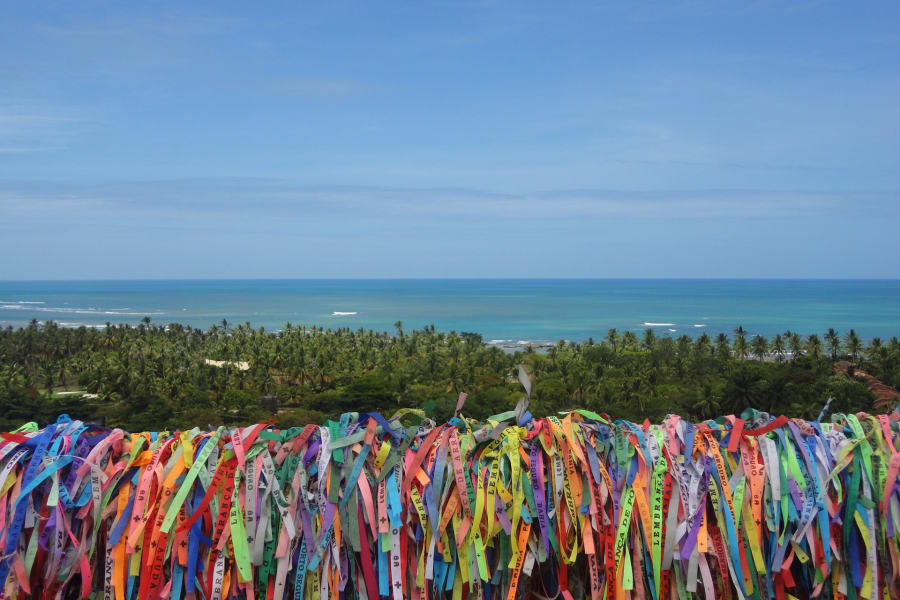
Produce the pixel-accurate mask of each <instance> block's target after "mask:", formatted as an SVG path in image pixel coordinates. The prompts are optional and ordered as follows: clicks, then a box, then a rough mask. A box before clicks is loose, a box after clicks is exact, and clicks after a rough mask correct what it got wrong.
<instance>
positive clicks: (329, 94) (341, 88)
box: [272, 79, 371, 98]
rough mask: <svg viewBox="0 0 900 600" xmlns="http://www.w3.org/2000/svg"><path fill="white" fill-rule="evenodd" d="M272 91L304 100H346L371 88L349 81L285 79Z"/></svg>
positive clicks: (273, 87)
mask: <svg viewBox="0 0 900 600" xmlns="http://www.w3.org/2000/svg"><path fill="white" fill-rule="evenodd" d="M272 89H273V91H274V92H275V93H278V94H284V95H288V96H297V97H302V98H345V97H348V96H356V95H358V94H361V93H363V92H366V91H367V90H369V89H371V86H370V85H368V84H365V83H363V82H360V81H352V80H349V79H283V80H280V81H277V82H276V83H275V84H274V85H273V86H272Z"/></svg>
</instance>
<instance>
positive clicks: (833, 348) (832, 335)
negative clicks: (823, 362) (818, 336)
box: [825, 328, 841, 362]
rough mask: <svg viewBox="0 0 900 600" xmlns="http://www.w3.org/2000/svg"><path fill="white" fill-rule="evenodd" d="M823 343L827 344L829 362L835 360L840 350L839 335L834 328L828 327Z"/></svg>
mask: <svg viewBox="0 0 900 600" xmlns="http://www.w3.org/2000/svg"><path fill="white" fill-rule="evenodd" d="M825 343H826V344H827V345H828V351H829V352H830V353H831V362H835V361H836V360H837V357H838V353H839V352H840V351H841V337H840V336H839V335H838V333H837V332H836V331H835V330H834V329H832V328H829V329H828V332H827V333H826V334H825Z"/></svg>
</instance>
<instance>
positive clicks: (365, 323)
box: [0, 279, 900, 346]
mask: <svg viewBox="0 0 900 600" xmlns="http://www.w3.org/2000/svg"><path fill="white" fill-rule="evenodd" d="M145 316H149V317H150V318H151V319H152V320H153V321H154V322H155V323H163V324H165V323H171V322H178V323H183V324H186V325H188V324H189V325H192V326H194V327H200V328H203V329H206V328H209V327H210V326H211V325H213V324H219V323H221V322H222V320H223V319H225V320H227V321H228V322H229V323H231V324H238V323H245V322H249V323H251V324H252V325H253V326H254V327H259V326H264V327H265V328H266V329H267V330H279V329H282V328H283V327H284V325H285V323H287V322H290V323H292V324H293V325H306V326H313V325H315V326H319V327H323V328H326V329H327V328H332V329H333V328H338V327H350V328H353V329H358V328H366V329H375V330H377V331H390V332H393V331H394V323H395V322H396V321H402V322H403V326H404V328H405V329H406V330H410V329H418V328H421V327H423V326H425V325H434V326H435V327H436V328H437V329H439V330H442V331H450V330H455V331H457V332H461V331H468V332H477V333H480V334H482V335H483V336H484V340H485V341H486V342H493V343H495V344H498V345H510V346H514V345H521V344H524V343H548V342H555V341H557V340H560V339H565V340H573V341H583V340H586V339H588V338H589V337H593V338H594V339H602V338H603V337H604V335H605V333H606V331H607V330H608V329H610V328H613V327H614V328H616V329H618V330H619V332H620V333H621V332H624V331H626V330H632V331H635V332H640V331H643V330H644V329H646V328H647V327H653V328H654V329H655V330H656V332H657V333H658V334H659V335H671V336H673V337H676V336H679V335H682V334H688V335H691V336H696V335H699V334H700V333H703V332H705V333H708V334H710V335H715V334H717V333H719V332H726V333H728V334H731V333H732V332H733V331H734V329H735V328H736V327H737V326H738V325H741V326H743V327H744V329H746V330H747V331H748V332H749V333H750V334H757V333H759V334H762V335H765V336H772V335H774V334H776V333H780V332H784V331H785V330H788V329H790V330H792V331H797V332H800V333H803V334H810V333H818V334H822V333H823V332H825V331H826V330H827V329H828V328H829V327H834V328H835V329H837V330H838V331H839V332H841V333H842V334H844V333H846V332H847V331H848V330H849V329H850V328H854V329H855V330H856V332H857V333H858V334H859V335H860V336H861V337H863V338H866V339H869V338H872V337H876V336H878V337H882V338H885V339H887V338H890V337H891V336H895V335H900V280H747V279H740V280H710V279H703V280H687V279H673V280H649V279H622V280H613V279H583V280H574V279H569V280H564V279H519V280H517V279H468V280H464V279H410V280H399V279H398V280H385V279H381V280H358V279H354V280H336V279H328V280H306V279H294V280H287V279H285V280H172V281H164V280H146V281H139V280H131V281H0V326H2V327H8V326H13V327H20V326H24V325H26V324H27V323H28V322H29V321H31V320H32V319H37V320H39V321H47V320H52V321H55V322H57V323H58V324H60V325H61V326H64V327H79V326H82V325H84V326H88V327H102V326H104V325H105V323H107V322H109V323H131V324H137V323H139V322H140V321H141V319H142V318H143V317H145Z"/></svg>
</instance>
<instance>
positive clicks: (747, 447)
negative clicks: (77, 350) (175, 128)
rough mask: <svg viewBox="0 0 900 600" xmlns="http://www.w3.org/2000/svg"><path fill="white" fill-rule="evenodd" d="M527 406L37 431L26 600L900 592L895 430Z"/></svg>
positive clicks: (21, 514) (643, 597)
mask: <svg viewBox="0 0 900 600" xmlns="http://www.w3.org/2000/svg"><path fill="white" fill-rule="evenodd" d="M463 400H464V398H462V399H461V401H460V405H459V406H458V407H457V412H458V413H460V411H461V409H462V401H463ZM525 406H526V405H525V404H523V405H522V406H520V407H519V409H517V410H516V411H510V412H508V413H503V414H500V415H496V416H495V417H492V418H490V419H488V420H487V421H486V422H484V423H481V422H475V421H473V420H469V419H466V418H465V417H464V416H462V414H461V413H460V414H458V416H454V417H453V418H452V419H451V420H450V422H449V423H446V424H443V425H438V424H435V423H433V422H431V421H429V420H427V419H425V420H422V419H421V416H422V415H421V414H419V415H413V416H417V417H418V418H417V419H415V420H419V421H420V425H418V426H413V427H404V426H402V425H401V417H403V416H405V415H404V414H402V413H401V414H398V415H395V416H394V417H392V418H390V419H386V418H384V417H382V416H381V415H379V414H356V413H348V414H345V415H343V416H342V417H341V419H340V420H339V421H336V422H335V421H329V422H327V423H326V424H325V425H324V426H321V427H320V426H316V425H308V426H306V427H302V428H291V429H287V430H278V429H276V428H273V427H272V426H268V425H254V426H251V427H244V428H219V429H217V430H215V431H201V430H199V429H192V430H189V431H183V432H158V433H157V432H145V433H130V434H129V433H126V432H123V431H122V430H119V429H113V430H109V429H104V428H99V427H96V426H90V425H85V424H83V423H81V422H79V421H72V420H70V419H69V418H68V417H65V416H62V417H60V418H59V420H58V421H57V422H56V423H54V424H52V425H49V426H48V427H45V428H39V427H38V426H37V425H36V424H34V423H30V424H28V425H25V426H23V427H22V428H20V429H19V430H17V431H14V432H9V433H3V434H0V550H2V552H3V554H2V557H0V583H2V584H3V588H2V594H3V597H4V598H25V597H35V598H63V597H65V598H69V597H81V598H88V597H95V598H100V597H102V598H104V599H108V600H113V599H115V600H131V599H135V598H141V599H156V598H159V599H171V600H181V599H201V598H202V599H207V600H220V599H224V598H249V599H250V600H254V599H256V598H259V599H266V600H270V599H273V598H274V599H283V598H292V599H294V600H301V599H306V600H327V599H339V598H363V599H368V600H374V599H376V598H379V597H387V598H392V599H394V600H399V599H401V598H412V599H414V600H426V599H429V598H452V599H454V600H456V599H461V598H476V597H477V598H479V599H481V598H484V599H490V600H504V599H505V600H512V599H513V598H519V597H534V598H553V597H558V596H562V597H563V598H566V599H572V598H575V597H578V598H586V597H590V598H591V599H592V600H602V599H606V600H623V599H629V600H631V599H635V600H663V599H668V598H693V597H704V598H725V599H728V600H744V599H762V598H777V599H779V600H782V599H794V598H807V597H824V598H838V599H843V598H847V599H851V600H852V599H856V598H864V599H868V600H875V599H877V598H880V599H887V598H897V597H900V562H898V559H900V476H898V473H900V425H898V423H897V422H896V421H894V420H891V419H890V418H888V417H887V416H884V415H878V416H873V415H867V414H862V413H860V414H857V415H849V414H848V415H835V416H833V417H832V420H831V422H827V423H825V422H812V421H803V420H799V419H787V418H785V417H777V418H772V417H770V416H769V415H766V414H761V413H756V412H752V411H748V412H747V413H745V414H744V415H743V417H744V418H738V417H735V416H728V417H724V418H721V419H717V420H715V421H705V422H703V423H696V424H695V423H690V422H687V421H685V420H684V419H681V418H679V417H677V416H669V417H667V418H666V419H665V420H664V421H663V422H662V423H661V424H658V425H653V424H650V423H647V422H645V423H643V424H635V423H630V422H626V421H616V422H612V421H611V420H610V419H609V418H608V417H606V416H605V415H599V414H595V413H592V412H589V411H584V410H577V411H573V412H569V413H564V414H561V415H559V416H558V417H549V418H541V419H536V418H532V417H531V415H530V413H528V412H527V410H525ZM408 412H409V411H407V415H408Z"/></svg>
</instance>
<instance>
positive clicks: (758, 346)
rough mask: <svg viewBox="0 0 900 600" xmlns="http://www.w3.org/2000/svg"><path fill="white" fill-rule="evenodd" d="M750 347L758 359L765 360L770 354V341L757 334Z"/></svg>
mask: <svg viewBox="0 0 900 600" xmlns="http://www.w3.org/2000/svg"><path fill="white" fill-rule="evenodd" d="M750 347H751V348H752V349H753V355H754V356H755V357H756V359H757V360H763V359H764V358H765V357H766V354H768V353H769V340H767V339H766V338H764V337H763V336H761V335H759V334H757V335H755V336H753V340H752V341H751V342H750Z"/></svg>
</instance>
